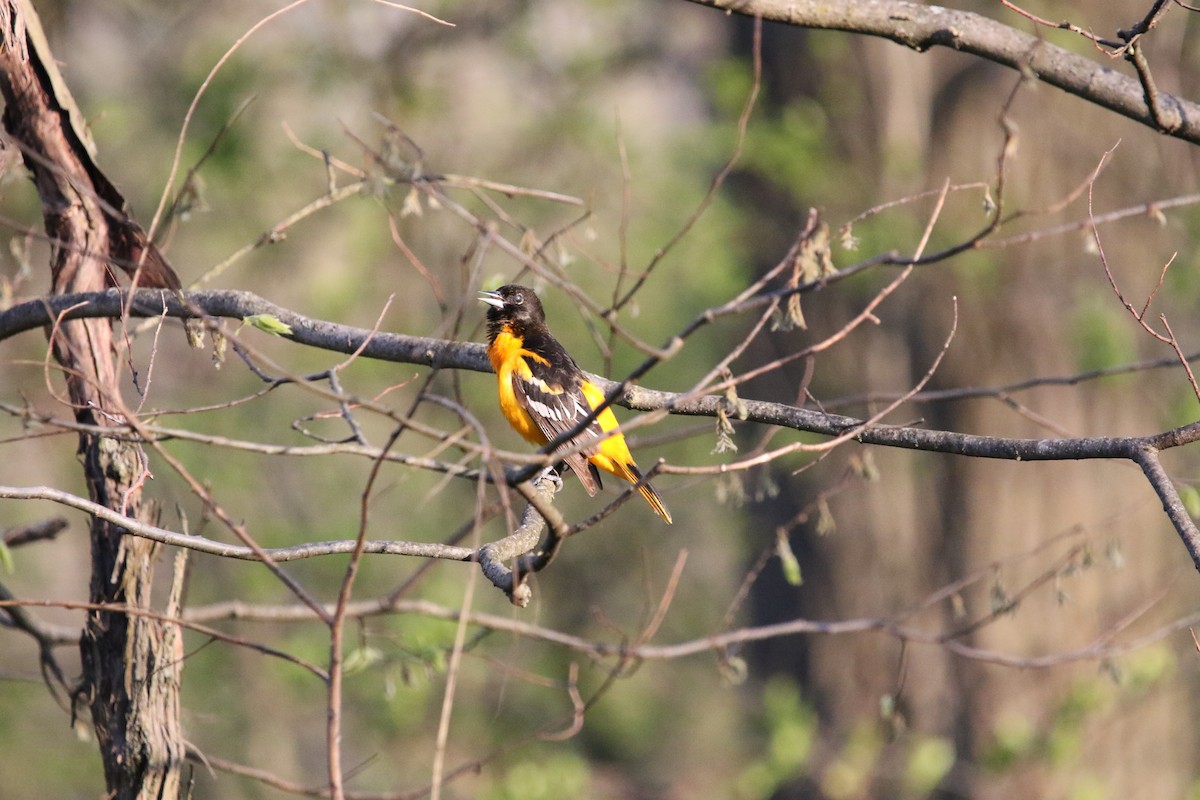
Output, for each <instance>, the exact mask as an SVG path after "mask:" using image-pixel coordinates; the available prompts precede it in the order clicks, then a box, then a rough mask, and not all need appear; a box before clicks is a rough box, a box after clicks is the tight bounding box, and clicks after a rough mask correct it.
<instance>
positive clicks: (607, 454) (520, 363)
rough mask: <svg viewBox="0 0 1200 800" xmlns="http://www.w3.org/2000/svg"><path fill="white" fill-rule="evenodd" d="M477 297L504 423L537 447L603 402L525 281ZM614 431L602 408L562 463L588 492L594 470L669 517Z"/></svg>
mask: <svg viewBox="0 0 1200 800" xmlns="http://www.w3.org/2000/svg"><path fill="white" fill-rule="evenodd" d="M479 299H480V300H482V301H483V302H484V303H487V304H488V306H490V307H489V308H488V311H487V333H488V358H489V359H491V362H492V368H493V369H495V370H496V378H497V383H498V385H499V390H500V410H501V411H502V412H504V417H505V418H506V419H507V420H508V422H509V424H510V425H512V426H513V428H514V429H515V430H516V431H517V433H519V434H521V435H522V436H523V437H525V438H526V439H527V440H528V441H530V442H533V443H534V444H536V445H539V446H541V445H545V444H548V443H549V442H552V441H554V440H555V439H557V438H558V437H560V436H563V435H565V434H567V433H569V432H570V431H573V430H575V429H577V428H578V427H579V426H580V425H581V424H582V423H583V421H584V420H585V419H587V418H588V416H589V415H593V412H594V411H595V410H596V409H597V408H598V407H599V406H600V405H601V404H602V403H603V402H604V392H602V391H601V390H600V387H598V386H596V384H594V383H592V382H591V381H590V380H588V379H587V377H586V376H585V375H584V374H583V371H582V370H581V369H579V366H578V365H577V364H576V363H575V359H573V358H571V355H570V354H569V353H568V352H567V351H566V349H565V348H564V347H563V346H562V345H561V344H559V343H558V340H557V339H555V338H554V337H553V336H552V335H551V334H550V331H549V329H548V328H547V327H546V314H545V312H544V311H543V310H542V302H541V300H539V299H538V296H537V295H536V294H534V292H533V290H532V289H530V288H528V287H526V286H518V285H516V284H509V285H507V286H501V287H500V288H499V289H497V290H496V291H494V292H480V293H479ZM616 429H617V418H616V416H614V415H613V412H612V409H611V408H605V409H604V410H603V411H601V412H600V413H599V414H595V415H594V418H593V419H592V421H591V422H589V423H588V424H587V426H586V427H584V428H583V430H582V431H580V432H579V433H577V434H576V435H575V436H573V437H572V438H571V439H569V440H568V441H566V442H563V443H561V444H560V446H559V448H558V450H559V451H562V450H573V452H567V453H564V454H563V456H562V459H563V461H565V462H566V464H567V466H569V467H570V468H571V469H572V470H573V471H574V472H575V474H576V475H577V476H579V482H580V483H582V484H583V488H584V489H586V490H587V493H588V494H589V495H592V496H595V494H596V492H597V491H598V490H599V488H600V473H599V472H598V471H597V468H599V469H602V470H604V471H605V472H608V473H611V474H613V475H616V476H617V477H618V478H621V479H622V480H625V481H628V482H630V483H633V484H637V490H638V492H639V493H640V494H641V495H642V497H644V498H645V499H646V502H647V503H649V504H650V507H651V508H653V509H654V512H655V513H656V514H658V515H659V516H660V517H662V518H663V519H665V520H666V521H667V522H670V521H671V512H669V511H667V507H666V506H665V505H663V501H662V498H660V497H659V496H658V493H657V492H655V491H654V489H653V487H651V486H650V484H649V483H646V481H645V478H644V477H643V475H642V472H641V470H639V469H638V467H637V464H635V463H634V462H633V456H632V455H630V453H629V445H627V444H626V443H625V437H624V436H622V435H621V434H620V433H619V432H617V433H612V431H615V430H616ZM593 440H594V443H592V444H584V443H585V442H589V441H593ZM581 445H582V446H581Z"/></svg>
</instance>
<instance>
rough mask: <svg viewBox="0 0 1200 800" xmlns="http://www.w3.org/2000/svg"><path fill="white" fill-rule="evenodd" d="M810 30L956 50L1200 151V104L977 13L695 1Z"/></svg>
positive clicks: (898, 6) (788, 1) (899, 0)
mask: <svg viewBox="0 0 1200 800" xmlns="http://www.w3.org/2000/svg"><path fill="white" fill-rule="evenodd" d="M690 2H693V3H697V4H698V5H703V6H710V7H712V8H716V9H720V10H722V11H726V12H731V13H735V14H744V15H746V16H752V17H762V18H763V19H766V20H771V21H773V22H782V23H785V24H788V25H796V26H799V27H803V28H819V29H824V30H836V31H844V32H846V33H861V34H866V35H868V36H879V37H882V38H884V39H888V40H890V41H893V42H896V43H897V44H902V45H904V46H905V47H909V48H912V49H913V50H916V51H917V52H919V53H923V52H925V51H926V50H929V49H931V48H933V47H949V48H952V49H954V50H958V51H960V52H963V53H970V54H971V55H975V56H979V57H980V58H985V59H987V60H989V61H993V62H995V63H997V64H1002V65H1004V66H1006V67H1010V68H1012V69H1015V70H1017V71H1019V72H1023V73H1026V74H1030V75H1032V76H1034V77H1036V78H1037V79H1038V80H1040V81H1042V82H1043V83H1048V84H1050V85H1051V86H1055V87H1057V88H1059V89H1062V90H1063V91H1065V92H1068V93H1070V94H1073V95H1075V96H1076V97H1079V98H1081V99H1083V100H1086V101H1087V102H1089V103H1092V104H1094V105H1097V106H1100V107H1101V108H1106V109H1108V110H1109V111H1114V112H1116V113H1118V114H1120V115H1122V116H1125V117H1128V118H1130V119H1132V120H1136V121H1137V122H1140V123H1142V124H1143V125H1146V126H1148V127H1150V128H1153V129H1154V130H1156V131H1158V132H1160V133H1164V134H1167V135H1169V136H1173V137H1176V138H1178V139H1183V140H1184V141H1187V142H1191V143H1193V144H1200V105H1197V104H1196V103H1193V102H1191V101H1188V100H1183V99H1181V98H1178V97H1175V96H1173V95H1169V94H1163V93H1156V95H1155V96H1154V104H1153V106H1151V105H1149V104H1148V103H1147V94H1146V92H1145V91H1144V88H1143V84H1142V83H1141V82H1140V81H1139V80H1138V79H1136V78H1132V77H1129V76H1127V75H1122V74H1121V73H1119V72H1117V71H1115V70H1113V69H1112V68H1111V67H1108V66H1107V65H1104V64H1099V63H1096V62H1094V61H1092V60H1090V59H1088V58H1085V57H1084V56H1081V55H1076V54H1074V53H1071V52H1069V51H1067V50H1064V49H1063V48H1061V47H1058V46H1057V45H1053V44H1050V43H1049V42H1047V41H1045V40H1043V39H1040V38H1038V37H1036V36H1031V35H1030V34H1028V33H1022V32H1021V31H1018V30H1016V29H1014V28H1012V27H1009V26H1008V25H1005V24H1004V23H1002V22H999V21H997V20H994V19H990V18H988V17H984V16H981V15H979V14H972V13H971V12H969V11H957V10H955V9H950V8H943V7H941V6H936V5H923V4H921V3H913V2H907V0H853V2H840V3H831V2H828V0H690Z"/></svg>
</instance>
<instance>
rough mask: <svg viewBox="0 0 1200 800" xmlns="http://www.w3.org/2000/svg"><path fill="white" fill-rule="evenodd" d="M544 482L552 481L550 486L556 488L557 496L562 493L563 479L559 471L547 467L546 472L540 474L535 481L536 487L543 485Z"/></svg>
mask: <svg viewBox="0 0 1200 800" xmlns="http://www.w3.org/2000/svg"><path fill="white" fill-rule="evenodd" d="M542 481H550V484H551V485H552V486H553V487H554V493H555V494H558V493H559V492H561V491H562V488H563V479H562V476H561V475H559V474H558V470H556V469H555V468H554V467H552V466H550V467H546V468H545V469H544V470H542V471H541V472H539V473H538V476H537V477H536V478H534V479H533V482H534V484H535V485H536V484H539V483H541V482H542Z"/></svg>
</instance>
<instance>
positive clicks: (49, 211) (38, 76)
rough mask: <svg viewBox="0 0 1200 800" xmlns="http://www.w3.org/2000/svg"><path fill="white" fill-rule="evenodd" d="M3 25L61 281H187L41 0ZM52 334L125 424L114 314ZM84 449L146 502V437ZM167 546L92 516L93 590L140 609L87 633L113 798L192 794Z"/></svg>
mask: <svg viewBox="0 0 1200 800" xmlns="http://www.w3.org/2000/svg"><path fill="white" fill-rule="evenodd" d="M0 25H2V30H0V36H2V37H3V39H2V41H0V91H2V92H3V95H4V100H5V109H4V127H5V130H6V131H7V132H8V134H9V136H10V137H12V139H13V140H14V141H15V143H16V145H17V146H18V147H19V148H20V149H21V152H22V155H23V156H24V160H25V165H26V167H28V169H29V170H30V172H31V173H32V178H33V181H34V183H35V185H36V186H37V191H38V195H39V197H40V198H41V202H42V211H43V215H44V221H45V228H46V233H47V235H48V236H49V237H50V241H51V243H52V246H53V249H52V256H51V260H52V263H51V270H52V281H53V289H52V291H53V292H54V293H56V294H64V293H71V292H88V291H102V290H104V289H105V288H106V287H109V286H111V285H113V283H114V281H113V274H112V272H111V270H110V266H111V265H114V264H115V265H118V266H121V267H123V268H127V269H128V268H129V267H130V266H131V265H133V266H134V267H136V265H137V264H138V263H139V262H140V261H145V273H146V275H147V276H148V278H149V279H148V280H141V281H140V283H141V284H142V285H156V284H157V285H168V284H171V283H172V282H174V286H173V287H172V288H175V287H177V286H178V282H177V280H174V274H173V273H172V272H170V268H169V267H168V266H166V265H165V262H162V259H161V257H160V256H159V255H158V254H157V252H156V251H154V250H153V248H152V247H151V246H150V245H147V244H146V240H145V236H144V234H141V231H140V229H138V228H137V227H136V225H134V224H133V223H132V222H131V221H129V220H128V218H127V217H125V216H124V201H123V199H122V198H121V197H120V195H119V194H118V193H117V192H116V190H115V189H114V188H113V186H112V184H111V183H109V182H108V180H107V179H106V178H104V176H103V175H102V174H101V173H100V171H99V169H98V168H97V167H96V165H95V163H94V162H93V161H92V156H91V153H90V152H89V145H88V139H87V134H86V131H85V130H84V128H83V126H82V123H80V122H79V121H78V120H79V117H78V114H77V112H75V107H74V103H73V101H72V100H71V97H70V94H69V93H68V92H67V90H66V88H65V85H64V84H63V82H62V80H61V78H60V77H59V75H58V72H57V69H56V68H55V64H54V60H53V58H52V57H51V55H50V52H49V49H48V47H47V46H46V43H45V38H44V36H43V35H42V33H41V28H40V25H39V23H38V20H37V17H36V14H35V13H34V12H33V9H32V8H31V7H30V6H29V4H28V0H0ZM139 237H140V238H139ZM139 244H140V247H139V246H138V245H139ZM142 251H146V252H142ZM164 270H165V271H164ZM139 277H140V276H139ZM51 336H52V341H51V344H52V347H53V350H54V356H55V358H56V359H57V360H58V363H59V364H60V365H61V366H62V368H63V374H64V375H65V376H66V383H67V392H68V396H69V398H70V402H71V404H72V407H73V410H74V413H75V418H76V419H77V420H78V421H79V422H80V423H84V424H86V425H89V426H94V427H96V428H99V429H103V428H106V427H111V426H113V425H115V424H119V423H120V422H121V421H122V420H123V415H124V414H125V413H127V412H126V410H125V405H124V403H123V402H122V400H121V396H120V386H119V377H118V367H117V362H116V359H115V354H114V350H113V341H112V325H111V322H109V321H107V320H99V319H97V320H80V321H73V322H66V323H63V324H61V325H58V326H56V327H55V328H54V329H53V330H52V333H51ZM79 453H80V456H81V460H82V463H83V469H84V475H85V478H86V480H87V485H88V493H89V495H90V497H91V499H92V500H93V501H95V502H97V503H100V504H102V505H104V506H106V507H108V508H111V509H114V510H116V511H120V512H121V513H124V514H127V515H129V516H132V517H138V516H140V515H141V514H142V513H143V510H142V503H141V489H140V487H141V484H142V482H143V481H144V480H145V479H146V478H148V477H149V473H148V471H147V469H146V457H145V454H144V453H143V452H142V449H141V448H140V446H138V445H136V444H129V443H127V442H122V441H118V440H117V439H115V438H110V437H108V436H105V435H104V434H103V433H96V432H91V433H81V434H80V437H79ZM157 549H158V548H157V545H155V544H154V543H152V542H147V541H144V540H139V539H136V538H134V537H132V536H126V535H125V534H124V531H123V530H122V529H121V528H119V527H116V526H113V525H110V524H109V523H106V522H102V521H100V520H98V519H93V521H92V526H91V551H92V578H91V602H92V603H95V604H98V605H105V606H108V605H113V604H116V605H120V606H124V607H127V608H128V609H130V611H131V612H132V613H128V614H126V613H123V612H121V611H114V610H108V609H97V610H93V611H91V612H90V613H89V614H88V618H87V626H86V629H85V631H84V633H83V637H82V640H81V643H80V649H81V651H82V663H83V681H82V687H81V690H80V692H81V694H82V696H83V697H84V698H86V700H87V702H88V703H90V706H91V712H92V721H93V724H94V726H95V730H96V736H97V739H98V741H99V744H100V753H101V757H102V759H103V761H104V774H105V779H106V782H107V784H108V796H109V797H112V798H116V799H117V800H124V799H130V800H132V798H174V797H178V796H179V794H180V774H181V765H182V762H183V754H184V748H183V739H182V736H181V733H180V729H179V679H180V671H181V666H182V661H181V641H180V635H179V629H178V627H177V626H175V625H172V624H169V623H164V622H163V621H162V620H161V619H156V618H154V617H152V616H148V615H147V614H146V613H145V612H149V611H150V589H151V584H152V579H153V573H154V559H155V556H156V553H157Z"/></svg>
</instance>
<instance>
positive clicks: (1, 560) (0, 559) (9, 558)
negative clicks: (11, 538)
mask: <svg viewBox="0 0 1200 800" xmlns="http://www.w3.org/2000/svg"><path fill="white" fill-rule="evenodd" d="M0 566H3V567H4V571H5V573H7V574H9V575H12V574H13V573H14V572H16V571H17V565H16V563H15V562H14V561H13V555H12V550H10V549H9V547H8V545H6V544H5V543H4V540H3V539H0Z"/></svg>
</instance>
